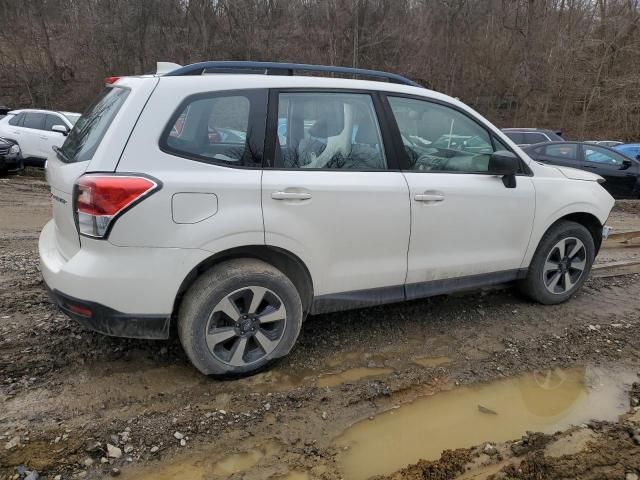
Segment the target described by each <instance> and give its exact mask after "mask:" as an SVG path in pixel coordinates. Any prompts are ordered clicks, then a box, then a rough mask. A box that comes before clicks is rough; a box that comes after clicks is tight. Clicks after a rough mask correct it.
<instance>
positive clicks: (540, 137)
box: [524, 133, 549, 145]
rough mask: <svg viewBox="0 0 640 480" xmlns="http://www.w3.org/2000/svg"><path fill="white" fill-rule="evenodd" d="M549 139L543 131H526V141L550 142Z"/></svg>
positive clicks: (530, 142)
mask: <svg viewBox="0 0 640 480" xmlns="http://www.w3.org/2000/svg"><path fill="white" fill-rule="evenodd" d="M548 141H549V139H548V138H547V136H546V135H544V134H542V133H525V134H524V143H527V144H529V145H532V144H534V143H541V142H548Z"/></svg>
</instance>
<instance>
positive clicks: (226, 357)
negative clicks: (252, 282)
mask: <svg viewBox="0 0 640 480" xmlns="http://www.w3.org/2000/svg"><path fill="white" fill-rule="evenodd" d="M286 323H287V312H286V308H285V306H284V303H283V302H282V300H281V299H280V297H279V296H278V295H277V294H276V293H275V292H273V291H272V290H270V289H268V288H265V287H259V286H249V287H245V288H241V289H239V290H236V291H234V292H231V293H230V294H228V295H227V296H225V297H224V298H223V299H222V300H220V302H218V304H217V305H216V306H215V307H214V308H213V311H212V312H211V315H210V316H209V320H208V321H207V327H206V341H207V346H208V347H209V351H210V352H211V353H212V354H213V355H214V356H215V357H216V358H217V359H218V360H220V361H221V362H224V363H226V364H228V365H231V366H234V367H243V366H246V365H249V364H251V363H255V362H257V361H259V360H261V359H263V358H264V357H265V356H267V355H269V354H270V353H271V352H273V350H275V348H276V347H277V346H278V344H279V343H280V340H281V339H282V336H283V334H284V331H285V326H286Z"/></svg>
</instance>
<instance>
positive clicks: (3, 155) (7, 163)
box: [0, 138, 24, 175]
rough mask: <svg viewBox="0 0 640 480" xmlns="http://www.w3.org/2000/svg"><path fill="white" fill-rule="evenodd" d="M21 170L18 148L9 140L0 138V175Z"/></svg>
mask: <svg viewBox="0 0 640 480" xmlns="http://www.w3.org/2000/svg"><path fill="white" fill-rule="evenodd" d="M23 168H24V164H23V161H22V152H21V151H20V146H19V145H18V144H17V143H15V142H13V141H11V140H6V139H4V138H0V175H4V174H6V173H8V172H19V171H20V170H22V169H23Z"/></svg>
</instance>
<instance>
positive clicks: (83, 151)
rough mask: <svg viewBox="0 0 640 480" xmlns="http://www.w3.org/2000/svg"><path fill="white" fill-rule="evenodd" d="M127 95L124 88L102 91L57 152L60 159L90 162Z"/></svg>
mask: <svg viewBox="0 0 640 480" xmlns="http://www.w3.org/2000/svg"><path fill="white" fill-rule="evenodd" d="M127 95H129V90H128V89H125V88H119V87H109V88H105V89H104V90H102V92H101V93H100V95H98V97H97V98H96V99H95V100H94V101H93V103H92V104H91V105H90V106H89V108H88V109H87V111H86V112H84V113H83V114H82V116H81V117H80V118H79V119H78V121H77V122H76V123H75V126H74V127H73V129H72V130H71V132H70V133H69V136H68V137H67V139H66V140H65V142H64V144H63V145H62V147H61V148H60V149H58V150H57V153H58V156H59V157H60V159H61V160H62V161H64V162H67V163H72V162H84V161H86V160H90V159H91V158H92V157H93V154H94V153H95V151H96V150H97V148H98V146H99V145H100V142H101V141H102V138H103V137H104V135H105V133H107V130H108V129H109V126H110V125H111V122H112V121H113V119H114V117H115V116H116V114H117V113H118V110H120V107H121V106H122V104H123V103H124V101H125V99H126V98H127Z"/></svg>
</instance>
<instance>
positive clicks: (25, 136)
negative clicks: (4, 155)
mask: <svg viewBox="0 0 640 480" xmlns="http://www.w3.org/2000/svg"><path fill="white" fill-rule="evenodd" d="M45 117H46V115H45V114H44V113H41V112H25V116H24V120H23V121H22V127H19V128H20V138H19V139H18V143H19V144H20V148H21V149H22V155H23V156H24V157H25V160H26V161H25V165H40V164H41V163H42V162H43V157H42V150H41V144H40V142H41V138H40V137H41V133H42V130H43V129H44V120H45Z"/></svg>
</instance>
